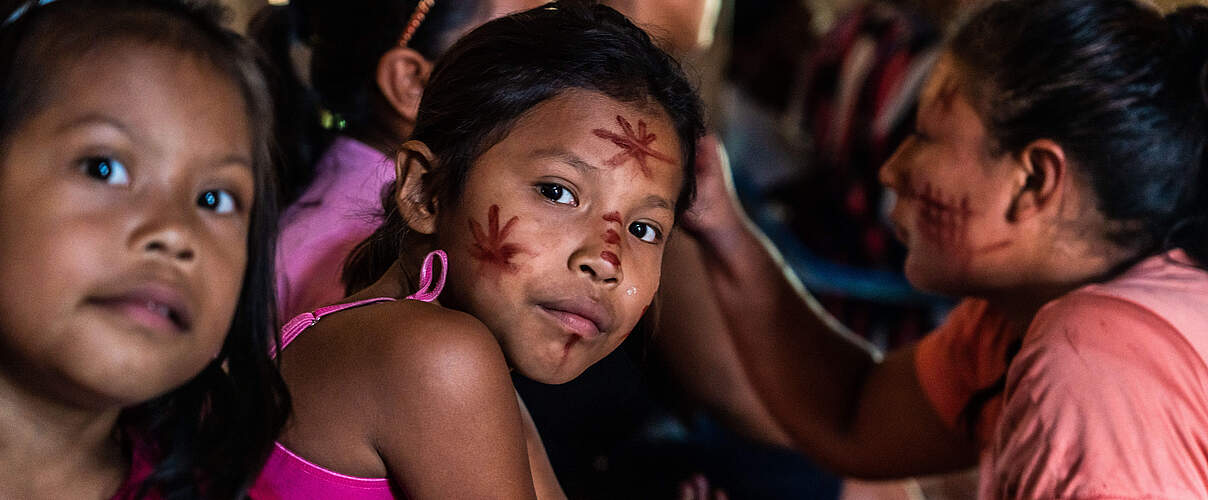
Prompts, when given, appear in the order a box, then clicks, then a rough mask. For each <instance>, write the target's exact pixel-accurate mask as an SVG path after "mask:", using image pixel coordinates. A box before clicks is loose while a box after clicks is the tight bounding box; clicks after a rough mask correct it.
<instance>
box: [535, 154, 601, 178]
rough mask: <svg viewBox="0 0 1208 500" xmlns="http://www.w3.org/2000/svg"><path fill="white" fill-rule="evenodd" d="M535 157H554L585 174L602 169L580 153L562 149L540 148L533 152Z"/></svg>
mask: <svg viewBox="0 0 1208 500" xmlns="http://www.w3.org/2000/svg"><path fill="white" fill-rule="evenodd" d="M533 157H535V158H538V159H545V158H552V159H555V160H558V161H560V162H562V163H565V164H567V165H570V166H572V167H574V168H575V170H578V171H579V172H581V173H584V174H587V173H591V172H594V171H598V170H600V167H597V166H595V165H592V164H591V163H588V162H587V160H584V159H583V158H580V157H579V155H576V154H574V153H571V152H570V151H564V150H561V149H538V150H536V151H534V152H533Z"/></svg>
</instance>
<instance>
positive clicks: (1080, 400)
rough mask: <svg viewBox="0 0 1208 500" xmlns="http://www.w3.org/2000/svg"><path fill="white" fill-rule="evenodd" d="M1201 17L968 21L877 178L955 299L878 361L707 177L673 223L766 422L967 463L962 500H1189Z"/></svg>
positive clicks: (1196, 363)
mask: <svg viewBox="0 0 1208 500" xmlns="http://www.w3.org/2000/svg"><path fill="white" fill-rule="evenodd" d="M1206 61H1208V8H1204V7H1189V8H1184V9H1181V10H1178V11H1176V12H1174V13H1171V14H1169V15H1167V16H1165V17H1163V16H1162V15H1161V14H1159V13H1158V12H1156V11H1154V10H1152V9H1151V8H1149V7H1146V6H1143V5H1140V4H1138V3H1136V2H1134V1H1132V0H1007V1H1000V2H995V3H992V4H990V5H989V6H987V7H986V8H985V10H982V11H979V12H978V13H976V14H975V15H974V16H973V17H972V18H971V19H970V20H969V21H968V23H967V24H965V25H964V26H963V27H962V28H961V29H960V30H959V32H958V33H957V34H956V35H955V37H954V38H953V39H952V40H951V41H950V42H949V43H948V45H947V50H946V51H945V53H944V55H943V56H942V57H941V59H940V62H939V63H938V66H937V67H936V68H935V69H934V72H933V73H932V75H931V77H930V80H929V81H928V83H927V84H926V86H925V88H924V91H923V93H922V96H921V101H920V105H919V110H918V115H917V120H916V130H915V132H914V133H913V135H911V136H910V137H909V138H908V139H907V140H906V142H905V143H904V144H903V145H902V146H901V147H900V148H899V149H898V151H897V153H896V154H895V155H894V156H893V157H892V158H891V159H890V160H889V161H888V162H887V163H886V164H885V165H884V167H883V168H882V170H881V174H880V178H881V181H882V183H883V184H884V185H885V186H886V187H887V188H888V189H890V190H891V191H892V192H893V193H895V194H896V195H897V201H896V203H895V205H894V207H893V211H892V214H891V217H892V219H893V222H894V224H895V226H896V227H897V231H898V234H899V235H900V237H901V238H902V240H903V241H904V242H905V244H906V246H907V248H908V255H907V257H906V266H905V268H906V274H907V277H908V278H909V279H910V280H911V282H912V283H914V284H915V285H916V286H918V287H920V288H923V289H926V290H931V291H935V292H941V293H945V294H949V295H953V296H958V297H962V298H963V300H962V301H961V302H960V304H959V305H958V306H957V307H956V309H955V310H954V311H953V312H952V313H951V315H950V316H949V317H948V319H947V321H946V322H945V323H944V324H943V325H942V326H940V327H939V328H938V329H937V330H936V331H935V332H933V333H932V334H931V335H930V336H928V337H927V338H925V339H924V340H923V341H922V342H921V343H919V344H918V345H916V346H914V347H910V348H906V349H903V350H899V351H895V352H890V353H888V354H886V355H884V356H882V354H880V353H877V352H875V351H874V350H873V349H871V348H869V347H867V346H865V345H863V344H862V343H860V342H858V341H857V340H856V339H855V338H854V337H852V336H851V335H850V334H849V333H848V332H846V330H845V329H844V328H843V327H842V326H841V325H838V324H836V323H835V322H834V321H833V319H831V318H829V317H828V316H827V315H826V314H825V313H824V312H822V309H821V308H820V307H818V305H817V303H816V302H814V301H813V299H812V298H811V297H810V296H809V294H808V293H806V292H805V291H804V290H802V289H801V287H800V285H799V284H798V283H797V282H796V281H795V280H794V279H792V277H790V276H785V274H784V272H783V268H782V266H781V264H780V263H779V262H778V259H777V257H776V255H775V252H774V251H769V249H767V248H766V247H765V246H764V245H763V241H762V240H761V239H760V238H759V237H758V236H757V235H756V233H755V232H754V231H752V230H751V229H750V226H749V223H748V222H747V221H746V220H745V217H744V216H743V215H742V214H741V211H740V209H738V208H737V204H736V202H734V200H732V199H730V198H729V194H728V193H727V188H726V186H725V179H724V173H723V172H722V171H720V169H713V170H712V171H709V172H708V173H702V174H701V200H700V203H699V208H697V209H694V212H698V213H695V215H694V216H693V217H691V218H689V219H687V223H686V224H685V225H686V226H687V227H689V228H690V229H691V230H692V231H693V232H694V233H695V234H696V235H697V236H698V237H699V239H700V241H701V242H702V244H703V247H704V250H705V252H706V256H707V263H708V271H707V272H708V273H709V274H710V276H711V282H712V284H713V285H714V287H715V292H716V294H717V296H718V298H719V299H720V300H719V304H720V306H721V310H722V311H723V312H724V313H725V318H726V324H727V326H728V328H729V330H730V332H731V334H732V338H733V339H734V342H735V343H736V345H737V347H738V350H739V352H740V354H741V356H742V357H743V359H744V362H745V363H744V364H745V368H746V370H747V372H748V373H749V374H750V375H751V377H752V380H753V381H754V383H755V385H756V387H757V389H758V390H759V392H760V393H761V394H762V396H763V398H764V400H765V401H766V403H767V405H768V407H769V408H770V409H771V411H772V413H773V414H774V415H776V417H777V418H778V420H779V421H780V423H781V424H782V425H783V426H784V428H785V429H786V430H787V431H788V432H789V434H790V435H791V436H792V437H793V439H794V441H795V442H796V444H797V445H798V446H799V447H800V448H801V449H802V450H804V451H806V452H807V453H809V454H812V455H813V456H815V457H817V458H819V459H820V460H822V461H823V462H824V463H826V464H829V465H830V466H831V467H833V468H834V469H836V470H837V471H840V472H842V473H845V474H848V475H854V476H862V477H874V478H877V477H894V476H905V475H918V474H926V473H932V472H940V471H948V470H955V469H959V468H964V467H968V466H971V465H973V464H979V465H980V467H981V485H980V488H981V497H982V498H1084V499H1089V498H1206V497H1208V479H1206V478H1208V451H1206V448H1205V447H1204V446H1203V443H1205V442H1208V385H1206V382H1205V381H1206V380H1208V365H1206V363H1205V361H1206V359H1208V271H1205V264H1206V263H1208V224H1206V214H1208V206H1206V205H1208V175H1206V174H1205V168H1204V163H1205V160H1206V158H1205V151H1204V149H1205V142H1206V141H1205V140H1206V138H1208V129H1206V126H1208V107H1206V105H1205V100H1204V99H1205V81H1204V79H1205V75H1206V73H1205V71H1206V70H1205V67H1206V66H1205V63H1206Z"/></svg>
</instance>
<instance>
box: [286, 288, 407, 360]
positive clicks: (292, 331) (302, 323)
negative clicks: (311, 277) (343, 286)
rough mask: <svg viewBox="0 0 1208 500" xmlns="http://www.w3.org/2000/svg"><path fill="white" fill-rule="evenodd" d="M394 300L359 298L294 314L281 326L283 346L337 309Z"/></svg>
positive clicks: (391, 298)
mask: <svg viewBox="0 0 1208 500" xmlns="http://www.w3.org/2000/svg"><path fill="white" fill-rule="evenodd" d="M394 300H396V299H395V298H394V297H374V298H372V299H365V300H358V301H356V302H345V303H343V304H332V305H330V306H323V307H320V308H318V309H315V310H314V311H312V312H304V313H302V314H299V315H297V316H294V319H291V320H289V323H286V324H285V326H283V327H281V348H282V349H285V346H287V345H289V343H290V342H293V341H294V338H296V337H297V336H298V334H299V333H302V330H305V329H307V328H310V327H311V325H314V324H315V323H318V322H319V320H320V319H321V318H323V317H324V316H327V315H328V314H331V313H333V312H336V311H343V310H345V309H352V308H354V307H360V306H363V305H366V304H374V303H377V302H392V301H394Z"/></svg>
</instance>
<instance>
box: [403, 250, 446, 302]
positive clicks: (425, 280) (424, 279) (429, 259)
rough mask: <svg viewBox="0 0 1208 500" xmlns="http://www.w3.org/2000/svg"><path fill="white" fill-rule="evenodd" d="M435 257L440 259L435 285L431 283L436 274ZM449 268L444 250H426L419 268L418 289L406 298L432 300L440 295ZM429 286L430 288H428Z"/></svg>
mask: <svg viewBox="0 0 1208 500" xmlns="http://www.w3.org/2000/svg"><path fill="white" fill-rule="evenodd" d="M436 259H440V274H439V276H438V277H437V278H436V280H437V281H436V285H435V286H434V285H433V284H432V277H433V276H437V275H436V271H434V270H433V268H434V267H435V266H436ZM448 270H449V256H448V255H446V254H445V251H444V250H433V251H431V252H428V255H427V256H426V257H424V265H423V266H422V267H420V270H419V290H417V291H416V292H415V293H413V294H411V295H408V296H407V298H408V299H414V300H422V301H424V302H432V301H433V300H436V297H438V296H440V292H441V290H444V289H445V276H446V275H447V274H448ZM429 288H430V289H429Z"/></svg>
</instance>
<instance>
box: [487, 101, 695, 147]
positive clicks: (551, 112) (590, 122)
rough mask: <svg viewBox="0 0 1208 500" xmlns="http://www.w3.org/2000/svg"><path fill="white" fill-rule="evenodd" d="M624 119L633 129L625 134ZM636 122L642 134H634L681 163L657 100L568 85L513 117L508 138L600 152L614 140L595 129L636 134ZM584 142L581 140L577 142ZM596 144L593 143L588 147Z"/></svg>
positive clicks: (676, 142) (676, 141)
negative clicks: (626, 97) (627, 99)
mask: <svg viewBox="0 0 1208 500" xmlns="http://www.w3.org/2000/svg"><path fill="white" fill-rule="evenodd" d="M622 121H624V122H627V123H628V125H630V126H632V127H633V129H634V130H633V133H632V134H627V132H626V129H625V125H623V124H622V123H621V122H622ZM639 122H641V124H643V125H644V126H645V128H646V134H644V136H643V137H638V139H641V140H643V141H648V142H649V144H648V146H649V147H650V148H652V149H654V150H657V151H658V152H660V153H662V154H664V155H666V156H669V157H670V158H671V159H673V160H675V161H674V164H675V165H676V166H681V165H682V159H681V158H680V156H681V155H680V141H679V136H678V135H677V134H676V131H675V128H674V126H673V125H672V123H671V118H670V117H669V116H668V115H667V113H666V112H665V111H663V110H662V108H661V107H660V106H658V105H657V104H649V105H646V104H634V103H626V102H621V101H618V100H616V99H613V98H611V97H608V96H606V95H604V94H601V93H599V92H595V91H590V90H583V89H571V90H567V91H564V92H562V93H560V94H559V95H557V96H555V97H553V98H550V99H549V100H547V101H545V102H542V103H541V104H538V105H537V106H534V107H533V108H532V109H531V110H529V111H528V112H527V113H525V114H524V115H522V116H521V118H520V119H519V120H517V121H516V124H515V126H514V127H513V128H512V130H511V132H510V133H509V134H508V138H512V137H516V138H523V139H524V140H526V141H530V142H533V143H548V144H551V145H553V144H555V143H556V144H561V145H569V144H577V145H579V146H581V147H586V149H587V150H589V151H593V152H598V153H600V154H605V155H607V154H610V153H615V152H616V148H617V147H618V146H617V144H615V143H613V142H610V141H609V140H606V139H602V138H601V137H600V134H599V133H598V132H597V131H599V130H605V131H610V132H614V133H617V134H620V135H623V136H626V137H628V136H629V135H635V136H636V135H640V134H639V133H638V130H637V129H638V128H639ZM578 143H584V144H578ZM590 146H597V147H590Z"/></svg>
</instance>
